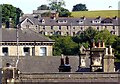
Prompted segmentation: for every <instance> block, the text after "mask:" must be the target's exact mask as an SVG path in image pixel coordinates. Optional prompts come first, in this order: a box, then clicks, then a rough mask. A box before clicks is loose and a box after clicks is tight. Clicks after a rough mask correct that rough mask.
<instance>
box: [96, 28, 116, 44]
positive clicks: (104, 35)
mask: <svg viewBox="0 0 120 84" xmlns="http://www.w3.org/2000/svg"><path fill="white" fill-rule="evenodd" d="M115 38H116V36H115V35H111V33H110V32H109V31H108V30H107V29H105V30H102V31H100V32H98V34H97V35H96V36H95V40H96V41H98V40H101V41H104V42H105V43H106V44H107V45H112V44H113V42H114V41H115Z"/></svg>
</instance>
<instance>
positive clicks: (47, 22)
mask: <svg viewBox="0 0 120 84" xmlns="http://www.w3.org/2000/svg"><path fill="white" fill-rule="evenodd" d="M23 18H24V17H23ZM28 18H29V19H30V20H31V21H32V22H33V23H35V24H36V25H41V26H42V25H43V26H44V25H45V26H52V25H54V26H57V25H59V26H64V25H65V26H71V25H72V26H78V25H79V26H83V25H86V26H91V25H92V26H94V25H95V26H96V25H105V23H103V22H106V21H107V22H108V21H109V20H112V22H111V23H110V24H106V25H111V24H112V25H119V24H118V21H119V18H116V19H115V18H102V17H97V18H86V17H80V18H74V17H57V18H56V19H51V18H50V17H40V18H35V17H32V16H29V17H28ZM42 19H44V20H45V23H44V24H43V23H42V22H41V20H42ZM96 20H97V21H100V22H99V23H93V21H96ZM58 21H67V22H66V23H63V24H62V23H58ZM79 21H83V22H82V23H79ZM71 23H72V24H71Z"/></svg>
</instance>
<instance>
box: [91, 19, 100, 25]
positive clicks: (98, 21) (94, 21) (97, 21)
mask: <svg viewBox="0 0 120 84" xmlns="http://www.w3.org/2000/svg"><path fill="white" fill-rule="evenodd" d="M92 23H95V24H97V23H101V21H100V20H93V21H92Z"/></svg>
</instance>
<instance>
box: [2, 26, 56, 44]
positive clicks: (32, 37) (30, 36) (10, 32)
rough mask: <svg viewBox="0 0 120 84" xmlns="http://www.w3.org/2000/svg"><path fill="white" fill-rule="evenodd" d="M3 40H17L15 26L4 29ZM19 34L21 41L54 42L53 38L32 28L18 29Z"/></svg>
mask: <svg viewBox="0 0 120 84" xmlns="http://www.w3.org/2000/svg"><path fill="white" fill-rule="evenodd" d="M1 31H2V41H3V42H6V41H7V42H8V41H9V42H14V41H17V30H16V29H14V28H9V29H6V28H4V29H2V30H1ZM18 36H19V41H20V42H28V41H31V42H35V41H37V42H54V41H53V40H51V39H49V38H47V37H45V36H43V35H41V34H38V33H36V32H34V31H32V30H30V29H27V28H26V29H18Z"/></svg>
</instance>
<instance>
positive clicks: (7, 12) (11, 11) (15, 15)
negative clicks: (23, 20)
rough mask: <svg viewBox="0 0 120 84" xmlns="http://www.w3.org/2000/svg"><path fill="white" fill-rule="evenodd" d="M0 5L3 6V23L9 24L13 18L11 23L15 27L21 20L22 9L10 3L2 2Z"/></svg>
mask: <svg viewBox="0 0 120 84" xmlns="http://www.w3.org/2000/svg"><path fill="white" fill-rule="evenodd" d="M0 6H1V7H2V23H3V24H8V22H9V21H10V18H11V23H12V24H13V26H14V27H15V26H16V25H17V24H18V22H19V17H20V16H21V15H22V14H23V12H22V10H21V9H20V8H16V7H14V6H12V5H10V4H1V5H0ZM6 26H9V25H6Z"/></svg>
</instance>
